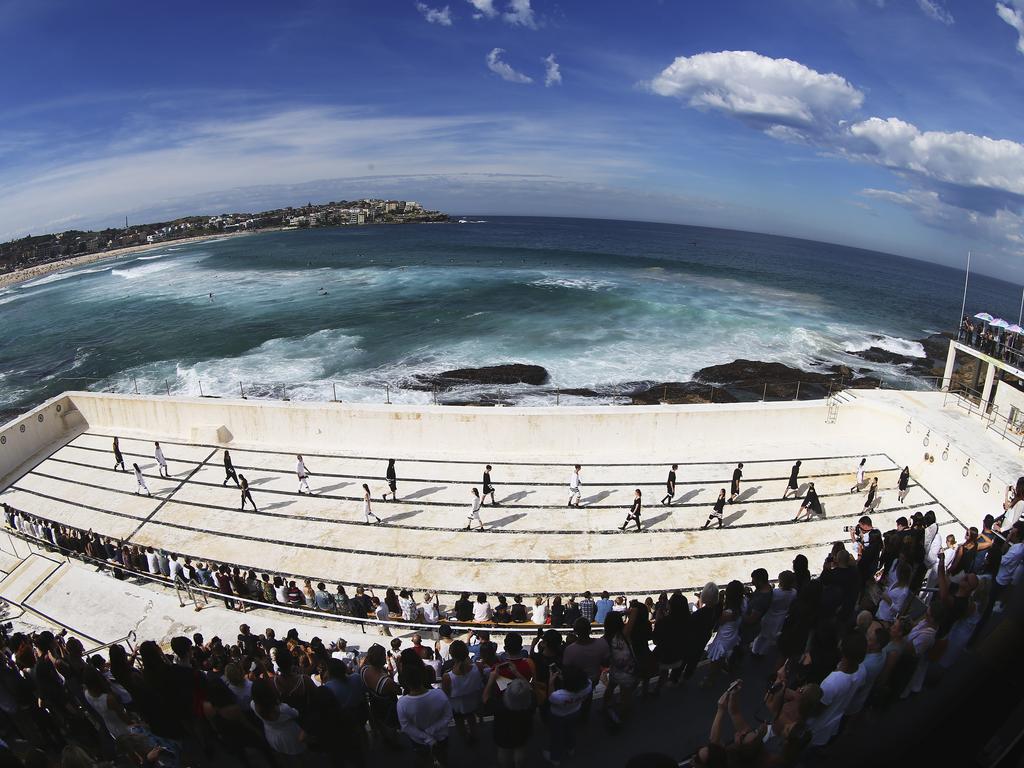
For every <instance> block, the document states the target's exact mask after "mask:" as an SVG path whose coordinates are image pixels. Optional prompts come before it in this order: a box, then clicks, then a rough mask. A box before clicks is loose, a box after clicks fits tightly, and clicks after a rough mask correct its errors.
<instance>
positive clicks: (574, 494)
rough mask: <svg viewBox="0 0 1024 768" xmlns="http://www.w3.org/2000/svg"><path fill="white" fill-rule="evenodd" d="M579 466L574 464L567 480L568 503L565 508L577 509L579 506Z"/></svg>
mask: <svg viewBox="0 0 1024 768" xmlns="http://www.w3.org/2000/svg"><path fill="white" fill-rule="evenodd" d="M580 485H581V484H580V465H579V464H576V465H575V466H574V467H573V469H572V476H571V477H570V478H569V503H568V504H566V505H565V506H567V507H578V506H579V505H580Z"/></svg>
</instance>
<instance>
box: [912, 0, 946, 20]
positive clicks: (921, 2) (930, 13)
mask: <svg viewBox="0 0 1024 768" xmlns="http://www.w3.org/2000/svg"><path fill="white" fill-rule="evenodd" d="M917 5H918V7H919V8H920V9H921V10H922V11H923V12H924V14H925V16H927V17H928V18H930V19H932V20H934V21H937V22H939V23H941V24H946V25H949V24H952V23H953V14H951V13H950V12H949V11H947V10H946V9H945V8H943V7H942V6H941V5H939V3H938V1H937V0H917Z"/></svg>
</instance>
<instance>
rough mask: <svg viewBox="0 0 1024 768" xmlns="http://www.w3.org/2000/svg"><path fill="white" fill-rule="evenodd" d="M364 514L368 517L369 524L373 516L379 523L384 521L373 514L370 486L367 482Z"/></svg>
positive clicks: (364, 486) (364, 491) (364, 487)
mask: <svg viewBox="0 0 1024 768" xmlns="http://www.w3.org/2000/svg"><path fill="white" fill-rule="evenodd" d="M363 516H364V517H365V518H366V524H367V525H369V524H370V518H371V517H372V518H373V519H374V521H376V522H378V523H383V522H384V521H383V520H381V519H380V518H379V517H377V516H376V515H375V514H373V510H372V509H370V486H368V485H367V484H366V483H363Z"/></svg>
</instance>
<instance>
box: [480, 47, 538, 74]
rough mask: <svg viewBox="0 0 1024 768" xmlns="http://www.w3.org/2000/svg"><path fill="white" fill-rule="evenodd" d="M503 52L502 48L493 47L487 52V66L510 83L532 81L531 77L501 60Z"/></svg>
mask: <svg viewBox="0 0 1024 768" xmlns="http://www.w3.org/2000/svg"><path fill="white" fill-rule="evenodd" d="M504 52H505V49H504V48H494V49H493V50H491V52H490V53H488V54H487V68H488V69H489V70H491V72H493V73H494V74H496V75H497V76H498V77H500V78H501V79H502V80H507V81H508V82H510V83H532V82H533V78H532V77H530V76H529V75H524V74H523V73H522V72H518V71H516V70H515V69H513V68H512V66H511V65H510V64H508V63H506V62H504V61H502V60H501V54H503V53H504Z"/></svg>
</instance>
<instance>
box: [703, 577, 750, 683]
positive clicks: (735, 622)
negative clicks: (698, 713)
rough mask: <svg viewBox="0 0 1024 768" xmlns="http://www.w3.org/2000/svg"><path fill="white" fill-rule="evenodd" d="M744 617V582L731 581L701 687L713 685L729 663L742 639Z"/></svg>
mask: <svg viewBox="0 0 1024 768" xmlns="http://www.w3.org/2000/svg"><path fill="white" fill-rule="evenodd" d="M742 617H743V583H742V582H739V581H735V580H734V581H730V582H729V584H728V585H727V586H726V588H725V600H724V602H723V604H722V612H721V613H720V614H719V616H718V631H717V632H716V633H715V639H714V640H712V641H711V645H709V646H708V661H710V662H711V664H710V666H709V667H708V673H707V675H705V676H704V679H703V680H701V683H700V687H701V688H707V687H708V686H710V685H711V683H712V681H713V680H714V678H715V677H716V676H717V675H718V672H719V671H720V670H722V669H725V668H726V667H728V665H729V657H730V656H732V652H733V651H734V650H735V649H736V646H737V645H738V644H739V641H740V619H741V618H742Z"/></svg>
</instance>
